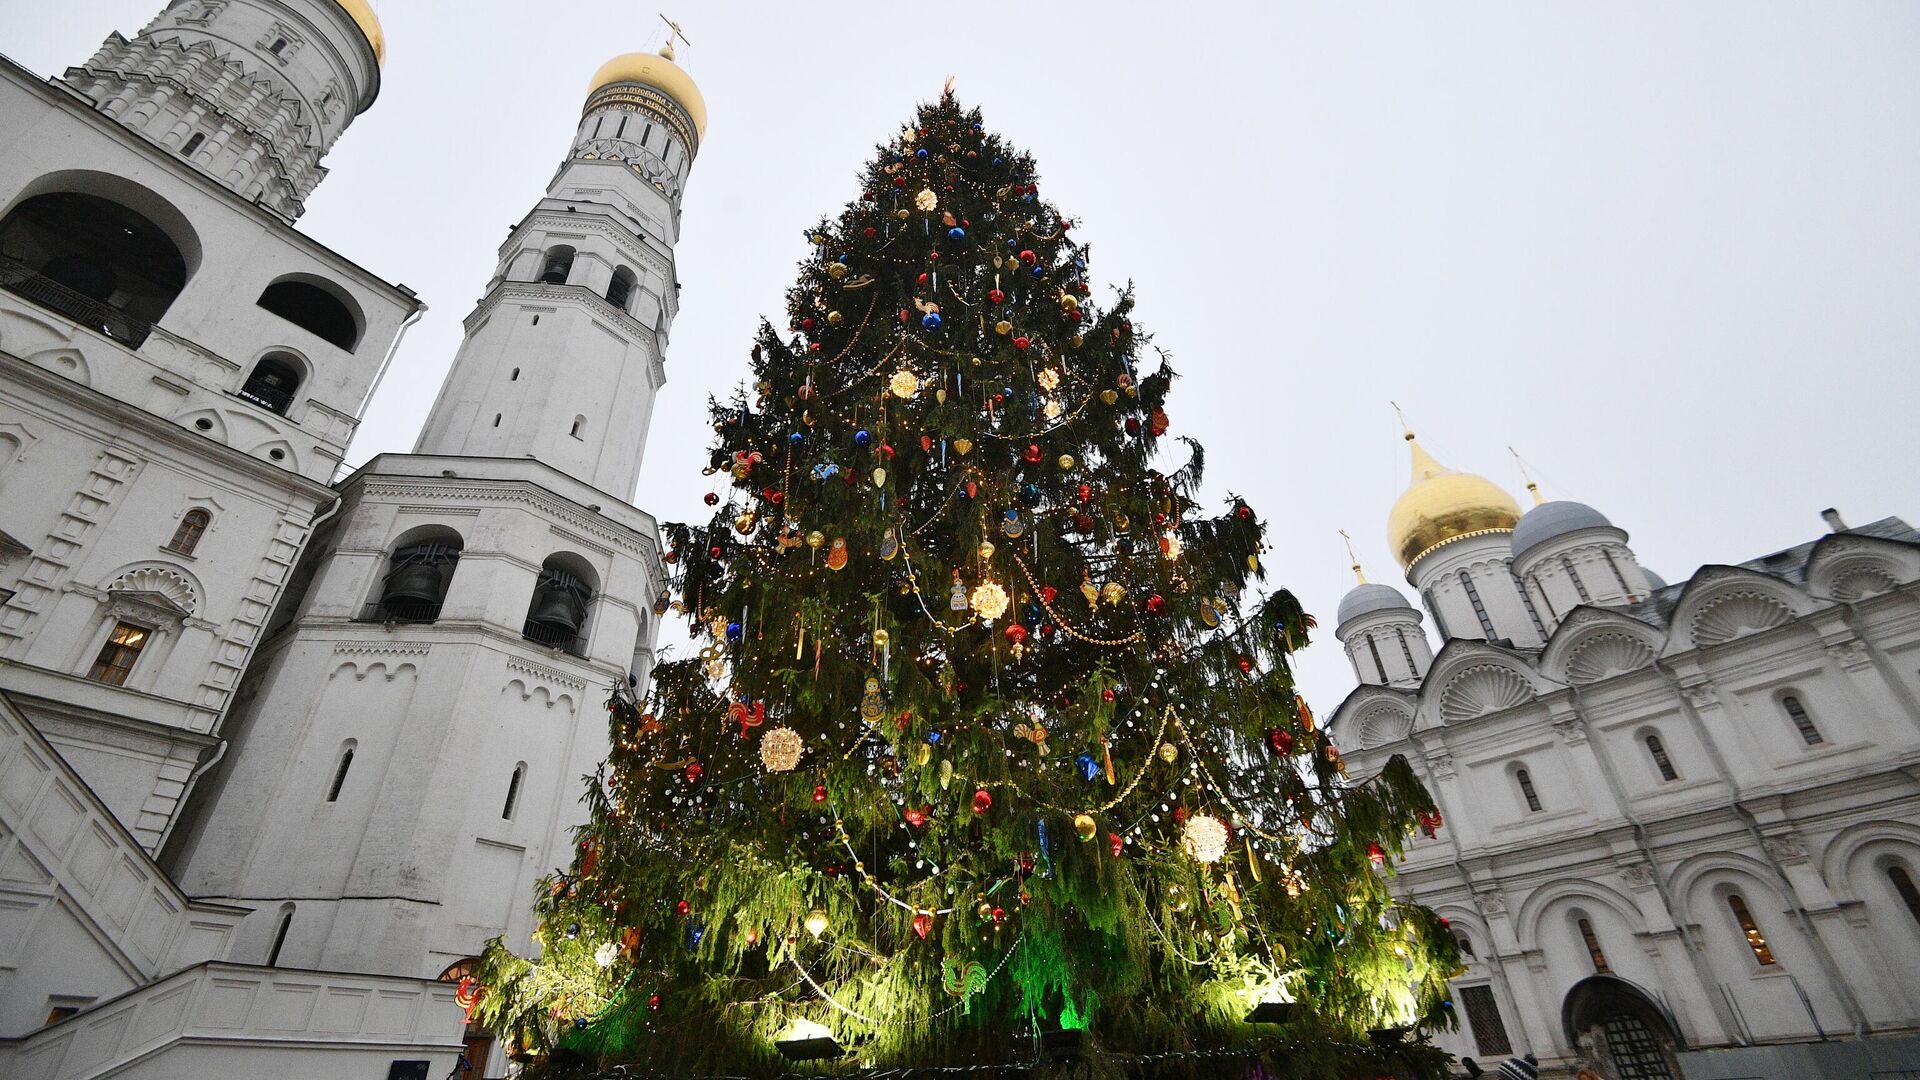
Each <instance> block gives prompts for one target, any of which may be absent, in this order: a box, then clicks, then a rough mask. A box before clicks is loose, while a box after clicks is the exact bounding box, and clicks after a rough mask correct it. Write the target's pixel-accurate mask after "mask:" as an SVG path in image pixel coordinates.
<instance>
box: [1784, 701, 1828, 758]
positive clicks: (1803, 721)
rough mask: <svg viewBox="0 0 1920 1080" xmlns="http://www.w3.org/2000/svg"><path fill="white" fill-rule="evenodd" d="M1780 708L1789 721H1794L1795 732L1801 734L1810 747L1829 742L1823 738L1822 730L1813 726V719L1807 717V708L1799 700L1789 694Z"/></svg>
mask: <svg viewBox="0 0 1920 1080" xmlns="http://www.w3.org/2000/svg"><path fill="white" fill-rule="evenodd" d="M1780 707H1781V708H1782V709H1784V710H1786V713H1787V719H1789V720H1791V721H1793V726H1794V730H1796V731H1798V732H1800V738H1801V739H1803V740H1805V741H1806V744H1807V745H1808V746H1818V745H1820V744H1821V743H1823V742H1826V741H1827V740H1826V739H1825V738H1823V737H1822V736H1821V734H1820V729H1819V728H1817V727H1814V726H1813V717H1811V716H1808V715H1807V707H1806V706H1805V705H1802V704H1800V699H1799V698H1797V697H1794V696H1793V695H1792V694H1788V695H1787V696H1786V697H1783V698H1781V699H1780Z"/></svg>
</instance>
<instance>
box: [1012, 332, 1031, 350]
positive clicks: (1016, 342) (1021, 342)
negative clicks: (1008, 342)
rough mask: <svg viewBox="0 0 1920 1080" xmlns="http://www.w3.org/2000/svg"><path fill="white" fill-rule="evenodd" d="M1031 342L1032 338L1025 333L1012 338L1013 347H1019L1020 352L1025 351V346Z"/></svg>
mask: <svg viewBox="0 0 1920 1080" xmlns="http://www.w3.org/2000/svg"><path fill="white" fill-rule="evenodd" d="M1031 344H1033V340H1032V339H1031V338H1029V337H1027V336H1026V335H1025V334H1022V335H1020V336H1019V337H1017V338H1014V339H1013V347H1014V348H1016V349H1019V350H1020V351H1021V352H1026V351H1027V346H1029V345H1031Z"/></svg>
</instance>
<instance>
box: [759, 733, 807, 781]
mask: <svg viewBox="0 0 1920 1080" xmlns="http://www.w3.org/2000/svg"><path fill="white" fill-rule="evenodd" d="M806 752H807V747H806V744H805V743H804V742H803V741H802V740H801V738H800V733H799V732H797V731H795V730H793V729H792V728H790V727H777V728H773V729H772V730H770V731H768V732H767V733H766V734H765V735H762V736H760V764H762V765H765V766H766V767H767V771H768V772H770V773H783V772H792V771H793V767H794V766H795V765H798V764H800V756H801V755H802V754H805V753H806Z"/></svg>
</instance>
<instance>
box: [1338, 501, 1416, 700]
mask: <svg viewBox="0 0 1920 1080" xmlns="http://www.w3.org/2000/svg"><path fill="white" fill-rule="evenodd" d="M1340 535H1341V536H1343V537H1344V536H1345V535H1346V533H1345V532H1344V531H1343V532H1342V533H1341V534H1340ZM1347 555H1348V557H1350V558H1352V560H1353V576H1354V582H1355V584H1354V587H1353V588H1352V589H1350V590H1348V592H1347V595H1345V596H1343V597H1341V598H1340V608H1339V611H1338V613H1337V617H1336V622H1335V627H1334V631H1333V636H1334V637H1336V638H1338V639H1340V643H1341V644H1342V645H1345V646H1346V649H1347V662H1348V663H1350V664H1352V665H1353V674H1354V678H1356V679H1359V680H1360V684H1361V685H1362V686H1397V687H1401V688H1403V689H1405V688H1410V687H1415V686H1418V685H1420V680H1421V679H1423V678H1425V677H1426V674H1427V669H1428V668H1430V667H1432V666H1433V648H1432V646H1430V645H1428V644H1427V635H1426V632H1425V631H1424V630H1422V629H1421V628H1420V611H1419V609H1418V608H1415V607H1414V606H1413V605H1412V604H1410V603H1408V602H1407V598H1406V597H1405V596H1402V595H1401V594H1400V590H1399V589H1396V588H1394V587H1392V586H1391V585H1378V584H1375V583H1373V582H1371V581H1368V580H1367V575H1366V573H1365V572H1364V571H1362V570H1361V569H1360V558H1359V556H1357V555H1354V554H1353V545H1352V543H1348V545H1347Z"/></svg>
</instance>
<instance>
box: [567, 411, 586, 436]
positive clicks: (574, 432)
mask: <svg viewBox="0 0 1920 1080" xmlns="http://www.w3.org/2000/svg"><path fill="white" fill-rule="evenodd" d="M586 426H587V418H586V417H584V416H576V417H574V418H573V427H572V428H570V429H568V431H567V434H569V435H571V436H573V437H574V438H576V439H578V438H580V433H581V432H582V431H583V430H585V429H586Z"/></svg>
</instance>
